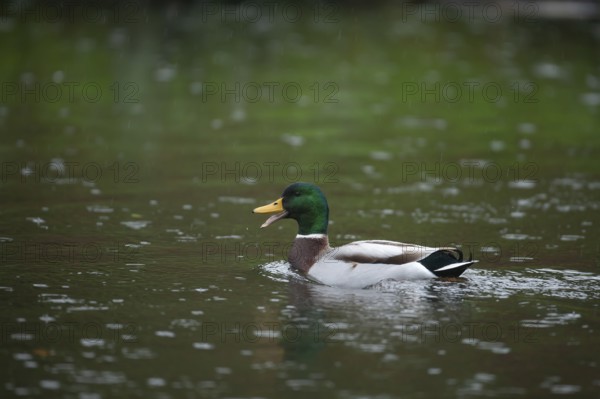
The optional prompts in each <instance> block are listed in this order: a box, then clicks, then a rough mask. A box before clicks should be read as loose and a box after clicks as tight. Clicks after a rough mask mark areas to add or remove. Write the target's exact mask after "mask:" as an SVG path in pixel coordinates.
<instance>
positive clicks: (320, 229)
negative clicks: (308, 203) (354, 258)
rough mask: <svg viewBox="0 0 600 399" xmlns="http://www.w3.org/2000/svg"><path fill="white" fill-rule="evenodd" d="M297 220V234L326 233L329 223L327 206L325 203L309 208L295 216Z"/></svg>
mask: <svg viewBox="0 0 600 399" xmlns="http://www.w3.org/2000/svg"><path fill="white" fill-rule="evenodd" d="M295 219H296V221H297V222H298V235H300V236H309V235H314V234H322V235H327V226H328V225H329V207H328V206H327V203H326V202H325V203H324V204H320V206H319V207H315V208H313V209H310V210H309V211H307V212H305V213H303V214H302V215H300V216H298V217H296V218H295Z"/></svg>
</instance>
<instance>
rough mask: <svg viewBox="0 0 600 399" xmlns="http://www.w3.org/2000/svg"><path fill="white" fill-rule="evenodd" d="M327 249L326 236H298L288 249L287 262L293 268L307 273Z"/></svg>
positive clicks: (317, 234)
mask: <svg viewBox="0 0 600 399" xmlns="http://www.w3.org/2000/svg"><path fill="white" fill-rule="evenodd" d="M328 249H329V239H328V238H327V234H321V233H312V234H298V235H297V236H296V239H295V240H294V243H293V244H292V248H290V252H289V254H288V261H289V262H290V264H291V265H292V267H293V268H295V269H298V270H300V271H302V272H304V273H307V272H308V270H309V269H310V268H311V266H312V265H313V264H314V263H315V262H317V261H318V260H319V257H320V256H322V255H323V254H324V252H325V251H327V250H328Z"/></svg>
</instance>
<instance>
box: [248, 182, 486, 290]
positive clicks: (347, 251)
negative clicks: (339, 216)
mask: <svg viewBox="0 0 600 399" xmlns="http://www.w3.org/2000/svg"><path fill="white" fill-rule="evenodd" d="M253 212H254V213H274V212H278V213H277V214H275V215H273V216H271V217H270V218H269V219H267V221H266V222H265V223H263V225H262V226H261V227H267V226H269V225H271V224H272V223H274V222H276V221H278V220H280V219H286V218H290V219H294V220H296V222H298V235H296V239H295V240H294V244H293V245H292V248H291V249H290V252H289V255H288V261H289V262H290V264H291V265H292V267H293V268H295V269H297V270H299V271H301V272H303V273H304V274H306V275H307V276H308V277H310V278H312V279H314V280H317V281H318V282H321V283H323V284H327V285H334V286H340V287H348V288H364V287H367V286H370V285H373V284H376V283H378V282H380V281H382V280H388V279H392V280H406V279H421V278H432V277H458V276H460V275H461V274H462V272H464V271H465V270H466V269H467V268H468V267H469V266H471V265H472V264H473V263H475V262H476V261H473V260H469V261H463V254H462V251H461V250H459V249H457V248H452V247H443V248H430V247H423V246H420V245H414V244H404V243H400V242H394V241H385V240H371V241H355V242H351V243H349V244H346V245H343V246H341V247H337V248H332V247H330V246H329V240H328V238H327V225H328V222H329V207H328V206H327V200H326V199H325V196H324V195H323V192H321V190H320V189H319V187H317V186H315V185H313V184H308V183H294V184H292V185H290V186H288V187H287V188H286V189H285V190H284V192H283V194H282V196H281V198H279V199H277V200H276V201H275V202H273V203H271V204H268V205H265V206H261V207H259V208H256V209H254V211H253Z"/></svg>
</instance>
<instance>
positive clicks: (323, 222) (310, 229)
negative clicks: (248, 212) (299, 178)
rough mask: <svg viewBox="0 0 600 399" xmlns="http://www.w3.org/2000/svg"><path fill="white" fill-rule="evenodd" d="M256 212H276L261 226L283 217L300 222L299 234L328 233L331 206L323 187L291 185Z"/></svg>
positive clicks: (304, 184) (255, 210) (303, 184)
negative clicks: (328, 203) (279, 196)
mask: <svg viewBox="0 0 600 399" xmlns="http://www.w3.org/2000/svg"><path fill="white" fill-rule="evenodd" d="M253 212H254V213H274V212H278V213H276V214H275V215H273V216H271V217H270V218H268V219H267V221H266V222H265V223H263V225H262V226H260V227H267V226H269V225H271V224H273V223H275V222H276V221H278V220H281V219H294V220H296V221H297V222H298V234H302V235H307V234H327V223H328V222H329V207H328V206H327V200H326V199H325V196H324V195H323V192H322V191H321V189H320V188H319V187H317V186H315V185H314V184H309V183H294V184H292V185H289V186H288V187H287V188H286V189H285V190H284V191H283V194H282V195H281V198H279V199H277V200H276V201H274V202H272V203H270V204H268V205H265V206H261V207H259V208H256V209H254V211H253Z"/></svg>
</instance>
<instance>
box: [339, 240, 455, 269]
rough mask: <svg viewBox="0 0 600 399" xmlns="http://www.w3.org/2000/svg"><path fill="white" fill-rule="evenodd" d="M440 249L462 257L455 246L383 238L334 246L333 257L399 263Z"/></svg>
mask: <svg viewBox="0 0 600 399" xmlns="http://www.w3.org/2000/svg"><path fill="white" fill-rule="evenodd" d="M440 251H441V252H443V253H446V254H447V255H448V256H451V257H452V258H454V259H455V260H456V261H457V262H460V261H462V259H463V254H462V251H461V250H459V249H457V248H452V247H442V248H433V247H424V246H421V245H415V244H406V243H403V242H395V241H385V240H369V241H355V242H351V243H349V244H346V245H342V246H341V247H337V248H334V252H333V257H334V258H335V259H338V260H343V261H347V262H355V263H382V264H391V265H400V264H403V263H408V262H419V261H421V260H423V259H425V258H427V257H428V256H430V255H432V254H434V253H436V252H440Z"/></svg>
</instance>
